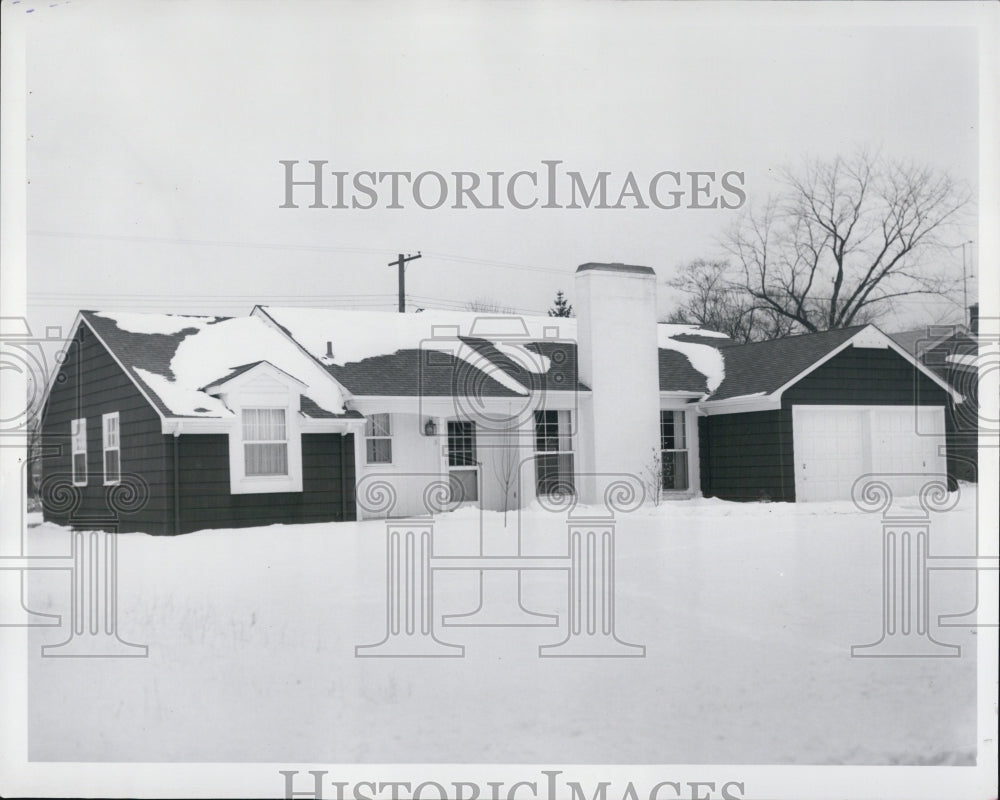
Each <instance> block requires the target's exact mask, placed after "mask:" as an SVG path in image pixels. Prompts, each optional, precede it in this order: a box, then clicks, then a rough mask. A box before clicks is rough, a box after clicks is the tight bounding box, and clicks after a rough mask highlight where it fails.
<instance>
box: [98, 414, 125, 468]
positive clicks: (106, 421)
mask: <svg viewBox="0 0 1000 800" xmlns="http://www.w3.org/2000/svg"><path fill="white" fill-rule="evenodd" d="M101 440H102V447H103V450H104V485H105V486H111V485H113V484H116V483H119V482H120V481H121V478H122V464H121V445H120V444H119V433H118V412H117V411H114V412H112V413H110V414H105V415H104V416H103V417H101Z"/></svg>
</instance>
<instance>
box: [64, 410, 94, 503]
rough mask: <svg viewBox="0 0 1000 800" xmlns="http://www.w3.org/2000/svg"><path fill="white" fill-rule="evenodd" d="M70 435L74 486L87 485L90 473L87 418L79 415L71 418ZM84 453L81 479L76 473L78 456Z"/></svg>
mask: <svg viewBox="0 0 1000 800" xmlns="http://www.w3.org/2000/svg"><path fill="white" fill-rule="evenodd" d="M69 435H70V446H69V453H70V455H69V459H70V461H69V464H70V467H69V470H70V474H71V476H72V478H73V485H74V486H86V485H87V478H88V477H89V474H90V469H89V466H90V465H89V464H88V463H87V455H88V454H87V418H86V417H78V418H77V419H72V420H70V423H69ZM80 443H82V444H83V447H77V445H78V444H80ZM81 453H82V454H83V479H82V480H80V479H79V478H77V475H76V457H77V456H78V455H80V454H81Z"/></svg>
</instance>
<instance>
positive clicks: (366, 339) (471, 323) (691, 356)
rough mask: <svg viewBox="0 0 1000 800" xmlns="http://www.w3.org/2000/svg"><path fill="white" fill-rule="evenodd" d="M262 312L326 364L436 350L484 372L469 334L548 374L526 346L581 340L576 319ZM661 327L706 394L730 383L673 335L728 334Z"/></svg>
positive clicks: (705, 348)
mask: <svg viewBox="0 0 1000 800" xmlns="http://www.w3.org/2000/svg"><path fill="white" fill-rule="evenodd" d="M261 310H262V311H263V312H264V313H265V314H267V315H268V316H270V317H271V319H273V320H274V321H275V322H277V323H278V324H279V325H280V326H281V327H283V328H284V329H285V330H287V331H288V332H289V334H290V335H291V336H292V338H294V339H295V340H296V341H297V342H299V344H301V345H302V346H303V347H304V348H305V349H306V350H308V351H309V353H311V354H312V355H313V356H314V357H316V358H317V359H318V360H319V361H320V362H321V363H323V364H338V365H343V364H349V363H354V362H357V361H363V360H364V359H366V358H372V357H374V356H381V355H389V354H391V353H395V352H397V351H399V350H420V349H423V350H428V349H437V350H442V351H444V352H448V353H452V354H453V355H456V356H457V357H459V358H463V359H465V360H467V361H470V363H473V364H475V365H476V366H479V367H481V368H483V367H484V361H483V359H482V358H481V356H478V355H475V354H473V351H472V350H471V348H466V347H458V348H456V344H455V336H465V337H471V338H479V339H485V340H487V341H489V342H491V343H492V344H493V345H494V347H496V349H497V350H499V351H500V352H501V353H503V354H504V355H506V356H508V357H509V358H511V360H513V361H514V362H515V363H517V364H519V365H520V366H521V367H523V368H524V369H526V370H528V371H531V372H535V373H539V374H544V373H546V372H548V370H549V367H550V363H549V359H548V358H546V357H545V356H543V355H541V354H539V353H536V352H534V351H533V350H529V349H527V348H525V347H523V346H522V344H521V342H531V341H545V340H555V341H566V340H570V341H576V338H577V320H576V319H575V318H572V317H541V316H521V315H511V314H488V313H479V312H474V311H439V310H427V311H423V312H420V313H412V314H389V313H386V312H384V311H345V310H340V309H325V308H294V307H279V306H262V307H261ZM657 328H658V344H659V347H660V348H662V349H666V350H676V351H678V352H680V353H682V354H683V355H684V356H685V357H686V358H687V359H688V361H689V362H690V363H691V365H692V366H693V367H694V369H696V370H697V371H698V372H700V373H701V374H703V375H704V376H705V378H706V381H707V384H708V390H709V391H714V390H715V388H716V387H718V385H719V384H720V383H721V382H722V379H723V377H725V368H724V364H723V360H722V355H721V353H719V351H718V350H717V349H716V348H714V347H711V346H709V345H706V344H700V343H696V342H686V341H679V340H677V339H674V338H673V337H675V336H685V335H687V336H699V337H713V338H720V339H728V337H727V336H726V334H724V333H717V332H715V331H707V330H702V329H701V328H699V327H698V326H697V325H667V324H661V325H658V326H657ZM327 342H329V343H330V346H331V349H332V351H333V357H332V358H329V357H327ZM485 364H486V365H488V362H485ZM489 374H490V376H491V377H494V378H496V379H497V380H498V381H500V382H501V383H503V384H504V385H505V386H507V387H508V388H511V389H513V390H514V391H517V392H518V393H526V390H525V389H524V387H523V386H521V385H520V384H519V383H517V382H516V381H514V380H513V379H512V378H509V377H508V376H506V375H505V374H503V372H502V370H496V369H493V370H491V371H489Z"/></svg>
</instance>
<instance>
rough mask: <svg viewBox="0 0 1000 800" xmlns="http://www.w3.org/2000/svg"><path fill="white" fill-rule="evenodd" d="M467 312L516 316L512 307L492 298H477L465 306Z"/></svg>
mask: <svg viewBox="0 0 1000 800" xmlns="http://www.w3.org/2000/svg"><path fill="white" fill-rule="evenodd" d="M465 310H466V311H476V312H478V313H480V314H516V313H517V311H516V310H515V309H514V308H513V307H512V306H508V305H505V304H503V303H501V302H500V301H499V300H494V299H492V298H490V297H477V298H476V299H475V300H471V301H470V302H468V303H466V304H465Z"/></svg>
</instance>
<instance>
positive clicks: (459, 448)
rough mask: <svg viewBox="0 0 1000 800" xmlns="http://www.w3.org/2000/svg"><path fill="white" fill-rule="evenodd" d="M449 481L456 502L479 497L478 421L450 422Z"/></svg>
mask: <svg viewBox="0 0 1000 800" xmlns="http://www.w3.org/2000/svg"><path fill="white" fill-rule="evenodd" d="M448 481H449V483H450V485H451V497H452V500H453V501H454V502H458V503H462V502H467V501H475V500H478V499H479V469H478V462H477V461H476V423H474V422H461V421H458V420H450V421H449V422H448Z"/></svg>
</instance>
